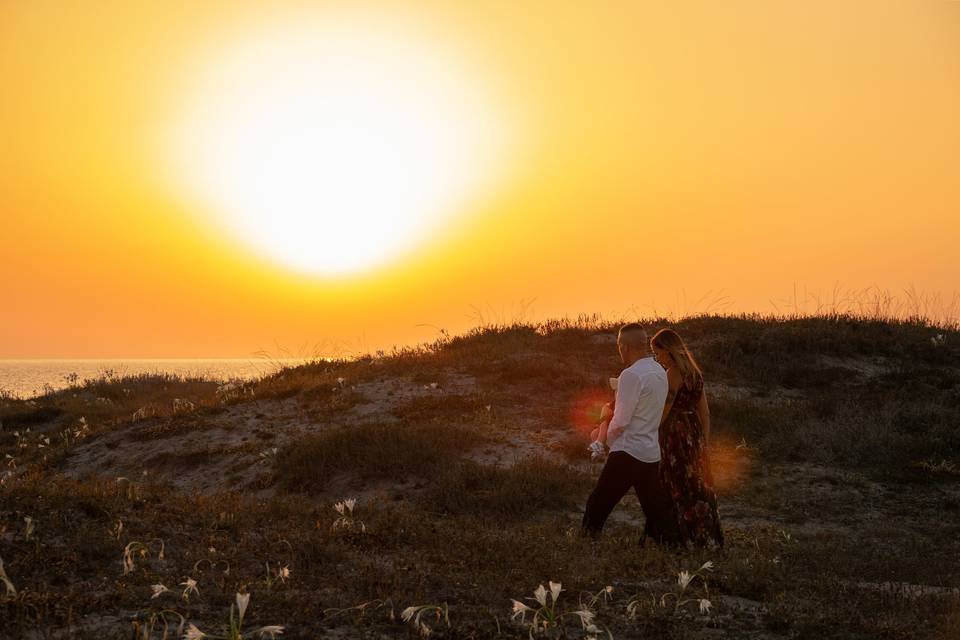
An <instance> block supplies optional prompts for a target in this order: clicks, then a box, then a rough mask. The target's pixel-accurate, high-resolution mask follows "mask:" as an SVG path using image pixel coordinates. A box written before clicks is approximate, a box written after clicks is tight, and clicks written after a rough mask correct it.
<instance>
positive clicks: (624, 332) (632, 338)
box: [619, 322, 649, 349]
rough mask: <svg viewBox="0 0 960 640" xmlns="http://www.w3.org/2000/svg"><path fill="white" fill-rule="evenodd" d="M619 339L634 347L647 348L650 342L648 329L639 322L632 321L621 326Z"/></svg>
mask: <svg viewBox="0 0 960 640" xmlns="http://www.w3.org/2000/svg"><path fill="white" fill-rule="evenodd" d="M619 341H620V342H621V343H622V344H626V345H630V346H632V347H637V348H640V349H646V348H647V344H648V343H649V340H648V339H647V330H646V329H644V328H643V325H642V324H640V323H639V322H630V323H628V324H625V325H623V326H622V327H620V336H619Z"/></svg>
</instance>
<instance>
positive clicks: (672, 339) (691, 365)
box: [650, 329, 703, 388]
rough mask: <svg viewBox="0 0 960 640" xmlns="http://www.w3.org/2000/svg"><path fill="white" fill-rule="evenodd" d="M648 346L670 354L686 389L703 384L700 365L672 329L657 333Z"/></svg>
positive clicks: (661, 330)
mask: <svg viewBox="0 0 960 640" xmlns="http://www.w3.org/2000/svg"><path fill="white" fill-rule="evenodd" d="M650 344H651V345H652V346H654V347H656V348H658V349H663V350H664V351H666V352H667V353H669V354H670V357H671V358H673V361H674V362H675V363H677V367H678V368H679V369H680V374H681V375H682V376H683V382H684V384H686V385H687V387H688V388H693V387H695V386H696V385H697V383H699V382H703V372H702V371H700V365H698V364H697V361H696V359H695V358H694V357H693V354H692V353H690V350H689V349H687V345H686V344H685V343H684V342H683V338H681V337H680V334H679V333H677V332H676V331H674V330H673V329H660V331H657V332H656V333H655V334H654V336H653V338H651V340H650Z"/></svg>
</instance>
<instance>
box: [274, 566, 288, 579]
mask: <svg viewBox="0 0 960 640" xmlns="http://www.w3.org/2000/svg"><path fill="white" fill-rule="evenodd" d="M277 577H278V578H280V581H281V582H286V581H287V580H289V579H290V567H289V566H286V567H281V568H280V570H279V571H278V572H277Z"/></svg>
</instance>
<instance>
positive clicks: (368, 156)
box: [174, 23, 504, 275]
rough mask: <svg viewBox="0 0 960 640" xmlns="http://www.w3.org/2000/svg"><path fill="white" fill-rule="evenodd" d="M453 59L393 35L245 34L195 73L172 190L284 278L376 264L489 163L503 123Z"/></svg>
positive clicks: (339, 30) (351, 31)
mask: <svg viewBox="0 0 960 640" xmlns="http://www.w3.org/2000/svg"><path fill="white" fill-rule="evenodd" d="M460 62H461V64H458V58H457V57H456V56H454V55H452V54H451V53H450V52H448V51H446V50H445V49H443V48H441V47H440V46H439V45H437V44H436V43H434V44H433V46H431V43H430V42H429V41H428V39H427V38H424V37H423V35H422V34H420V36H419V37H415V36H414V35H413V34H411V33H407V32H403V33H401V32H399V31H397V29H395V28H394V29H384V28H379V29H378V28H372V27H370V26H363V27H360V26H356V25H345V24H338V25H336V26H332V25H330V24H325V25H324V26H316V25H310V24H309V23H308V24H300V25H284V26H282V27H279V28H270V29H266V30H262V31H261V32H259V33H257V34H256V35H251V36H246V37H244V38H242V39H241V40H240V41H238V42H235V43H233V44H230V45H228V46H226V47H224V48H223V49H222V50H221V51H219V52H218V54H217V55H215V56H213V57H212V58H211V60H210V62H209V64H207V65H201V66H200V69H199V76H198V79H197V86H196V89H195V90H192V91H190V92H189V93H190V103H189V105H188V106H187V108H186V109H185V110H184V112H183V114H182V115H181V117H180V121H179V124H178V132H177V135H176V136H175V149H174V163H175V166H176V167H177V173H178V175H179V178H178V181H179V182H181V183H186V186H187V188H188V190H189V191H190V193H191V195H192V196H194V197H196V198H199V200H200V201H201V203H202V204H203V205H204V206H205V207H207V208H208V209H210V210H212V211H213V212H215V213H216V215H217V216H218V217H219V218H220V219H221V220H222V221H224V222H226V223H227V226H228V228H229V229H231V230H232V231H233V232H235V233H236V234H237V235H238V236H239V237H240V239H241V240H242V241H243V242H245V243H247V244H249V245H250V246H252V247H253V248H255V249H256V250H258V251H259V252H261V253H263V254H266V255H267V256H269V257H270V258H271V259H273V260H276V261H279V262H281V263H283V264H285V265H287V266H289V267H292V268H294V269H296V270H299V271H304V272H308V273H313V274H320V275H338V274H344V273H348V272H355V271H360V270H363V269H367V268H370V267H373V266H376V265H379V264H382V263H384V262H386V261H388V260H390V259H392V258H395V257H396V256H397V255H399V254H401V253H403V252H406V251H410V250H411V249H413V248H415V247H416V246H418V244H419V243H422V242H423V241H424V240H425V239H426V238H427V237H428V236H429V235H430V234H432V233H435V232H436V231H437V230H439V229H440V228H442V227H443V226H444V225H445V224H447V223H448V221H449V219H450V218H451V217H453V216H454V215H455V214H456V213H457V212H458V211H459V210H462V208H463V207H464V206H465V205H466V204H467V202H468V200H469V199H470V198H471V197H475V196H476V195H477V194H478V193H479V191H480V190H481V188H482V187H483V186H484V185H488V184H489V183H490V181H491V179H492V178H493V177H494V173H495V172H494V169H495V168H498V167H502V152H503V149H502V146H501V142H502V140H503V139H504V126H503V125H504V123H503V121H502V118H501V117H500V116H499V115H498V110H497V109H496V108H494V105H493V103H492V100H491V99H490V97H489V96H488V95H486V94H485V92H484V91H482V90H481V89H480V87H479V83H478V81H477V77H476V74H475V73H472V72H471V71H470V70H468V69H466V68H465V67H464V66H463V65H462V61H460ZM495 161H496V162H495Z"/></svg>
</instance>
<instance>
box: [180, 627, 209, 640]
mask: <svg viewBox="0 0 960 640" xmlns="http://www.w3.org/2000/svg"><path fill="white" fill-rule="evenodd" d="M206 636H207V634H205V633H204V632H203V631H200V629H197V626H196V625H194V624H191V625H190V626H189V627H187V631H186V633H184V634H183V640H202V639H203V638H205V637H206Z"/></svg>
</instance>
